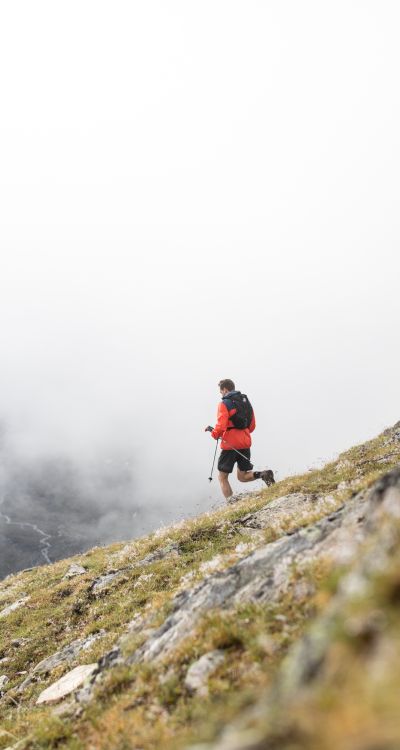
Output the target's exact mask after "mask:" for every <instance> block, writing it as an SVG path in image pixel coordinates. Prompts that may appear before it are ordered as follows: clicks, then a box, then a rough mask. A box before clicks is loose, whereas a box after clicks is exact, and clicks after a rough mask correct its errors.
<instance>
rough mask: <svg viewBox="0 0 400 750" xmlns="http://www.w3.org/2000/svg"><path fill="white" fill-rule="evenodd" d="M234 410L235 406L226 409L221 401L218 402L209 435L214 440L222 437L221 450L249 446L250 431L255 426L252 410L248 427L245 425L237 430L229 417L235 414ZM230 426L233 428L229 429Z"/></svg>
mask: <svg viewBox="0 0 400 750" xmlns="http://www.w3.org/2000/svg"><path fill="white" fill-rule="evenodd" d="M235 412H236V409H235V408H233V409H231V410H230V411H228V409H227V407H226V406H225V404H224V402H223V401H221V403H220V404H218V412H217V424H216V425H215V427H214V429H213V431H212V433H211V435H212V436H213V438H215V439H216V440H217V438H222V441H221V448H222V450H223V451H229V450H232V448H237V450H239V451H240V449H241V448H250V446H251V435H250V433H251V432H253V431H254V430H255V427H256V419H255V416H254V411H253V416H252V418H251V422H250V427H247V428H246V429H245V430H237V429H236V428H235V427H233V424H232V422H231V420H230V417H231V416H232V415H233V414H235ZM230 427H232V428H233V429H229V428H230ZM225 438H226V439H225Z"/></svg>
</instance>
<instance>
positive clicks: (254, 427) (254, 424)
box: [249, 411, 256, 432]
mask: <svg viewBox="0 0 400 750" xmlns="http://www.w3.org/2000/svg"><path fill="white" fill-rule="evenodd" d="M255 429H256V418H255V416H254V411H253V414H252V417H251V422H250V426H249V432H254V430H255Z"/></svg>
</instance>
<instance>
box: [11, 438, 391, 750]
mask: <svg viewBox="0 0 400 750" xmlns="http://www.w3.org/2000/svg"><path fill="white" fill-rule="evenodd" d="M386 440H387V436H385V435H384V434H383V435H380V436H378V437H377V438H376V439H374V440H372V441H369V442H368V443H365V444H364V445H361V446H355V447H354V448H352V449H350V450H349V451H346V452H345V453H342V454H341V455H340V456H339V457H338V459H337V460H336V461H332V462H330V463H328V464H327V465H326V466H324V467H323V468H322V469H319V470H315V471H310V472H306V473H305V474H303V475H298V476H294V477H288V478H286V479H284V480H282V481H281V482H278V483H277V484H276V485H273V486H272V487H269V488H268V489H267V488H266V489H264V490H262V491H260V492H259V494H257V495H256V496H252V497H250V498H246V499H244V500H242V501H241V502H240V503H238V504H236V505H234V506H227V507H226V508H223V509H221V510H219V511H217V512H214V513H206V514H203V515H201V516H198V517H197V518H193V519H190V520H188V521H186V522H183V523H180V524H177V525H175V526H171V527H170V528H168V529H164V530H162V531H160V532H157V533H154V534H151V535H149V536H147V537H143V538H141V539H138V540H135V541H134V542H130V543H129V544H128V549H127V550H126V551H125V552H124V553H122V550H125V546H126V543H118V544H113V545H110V546H109V547H108V548H105V547H99V548H95V549H93V550H90V551H89V552H87V553H85V554H83V555H77V556H75V557H74V558H71V559H70V560H63V561H59V562H57V563H54V564H53V565H51V566H42V567H38V568H35V569H34V570H32V571H27V572H21V573H18V574H16V575H15V576H12V577H11V578H9V579H8V580H7V581H4V582H3V583H0V606H1V607H3V606H6V605H7V604H9V603H10V602H12V601H15V600H16V599H18V598H19V597H20V596H22V595H23V594H27V595H29V596H30V597H31V598H30V600H29V602H28V603H27V605H25V606H24V607H22V608H21V609H19V610H16V611H15V612H14V613H12V614H11V615H10V616H9V617H7V618H5V619H4V620H0V658H2V657H4V656H6V657H7V658H9V659H10V661H9V662H8V663H7V664H5V665H4V673H5V674H7V675H8V676H9V677H10V683H8V685H7V692H6V694H5V696H4V698H3V700H2V701H0V725H1V726H2V727H3V728H4V730H6V731H8V732H11V733H12V734H13V735H15V736H16V737H17V738H20V739H22V738H24V737H25V738H27V748H29V749H30V750H36V748H49V749H50V748H56V747H57V748H60V749H61V748H68V749H69V750H81V748H83V747H85V748H86V747H89V746H90V745H91V744H92V745H93V747H96V748H99V750H108V748H110V750H111V748H112V750H117V749H118V748H119V749H120V750H124V748H128V747H129V748H130V749H131V748H132V747H134V746H135V743H136V745H137V747H143V748H146V750H147V749H149V750H150V748H159V747H161V746H162V747H163V748H164V749H165V750H172V748H174V749H175V748H179V747H183V746H184V743H185V742H189V741H192V740H193V741H194V740H196V741H200V739H201V738H203V739H210V738H212V737H214V736H215V734H216V733H218V731H219V729H220V728H221V727H222V726H223V725H224V724H225V723H226V722H229V721H230V720H231V718H232V717H233V716H234V715H235V714H236V713H237V712H238V711H239V710H241V709H242V708H243V707H244V706H246V705H248V704H251V703H253V702H255V701H256V700H257V698H258V696H259V694H260V690H264V689H265V688H266V687H267V686H268V685H269V684H270V683H271V680H272V678H273V675H274V674H275V673H276V670H277V669H278V667H279V665H280V663H281V660H282V658H283V657H284V655H285V654H286V652H287V650H288V648H289V647H290V645H291V644H292V643H294V642H296V640H297V639H298V638H299V637H300V635H301V633H302V632H304V628H305V627H306V626H307V625H308V623H309V622H310V621H311V620H312V618H313V617H315V615H316V613H317V612H318V611H321V610H322V609H323V608H324V607H325V606H326V603H327V602H328V601H329V599H330V598H331V597H332V596H333V595H334V593H335V591H336V588H337V585H338V582H339V580H340V575H341V570H339V569H337V568H336V569H333V570H331V569H329V567H328V568H327V567H326V565H325V564H324V563H321V562H318V561H317V562H316V563H315V564H314V565H313V566H310V567H309V568H308V569H307V570H302V571H298V570H296V568H295V567H293V570H292V571H291V576H292V578H293V581H296V580H297V579H299V580H308V581H309V582H310V583H312V586H311V587H310V590H313V587H314V590H315V593H314V594H309V595H307V596H305V598H304V600H301V599H300V600H299V599H296V600H293V598H292V595H291V594H287V595H285V596H283V597H282V598H281V600H280V601H279V602H278V603H277V604H276V605H274V606H273V607H272V606H270V605H268V606H267V605H265V606H257V607H256V606H254V605H246V606H243V607H240V608H238V609H236V610H235V611H226V612H225V611H223V612H221V611H214V612H208V613H207V614H206V615H205V616H204V617H202V618H201V619H200V620H199V622H198V623H197V625H196V629H195V631H194V633H193V634H192V635H191V637H190V638H188V639H186V640H185V641H184V642H183V643H181V644H179V646H178V647H177V648H176V649H175V651H174V652H172V653H171V654H170V655H169V656H168V658H166V659H164V661H161V662H160V663H158V664H157V666H155V665H148V664H142V665H132V666H131V667H118V668H116V669H113V670H111V671H110V672H109V673H108V674H106V676H105V679H104V681H103V683H102V684H101V685H100V686H99V687H98V688H97V689H96V693H95V700H94V701H93V702H92V704H90V705H89V706H88V707H87V708H86V709H85V710H84V711H83V713H82V714H81V715H80V716H79V717H74V716H71V717H69V718H68V716H67V717H66V718H60V717H56V716H53V715H52V709H51V708H50V707H49V708H42V707H41V708H40V709H39V708H38V707H36V705H35V701H36V699H37V697H38V695H39V693H40V692H41V691H42V690H43V689H44V688H45V687H47V686H48V685H50V684H52V683H53V682H54V681H55V679H56V678H58V677H60V676H62V674H64V673H65V672H67V671H68V670H69V669H71V668H73V667H74V666H77V665H78V664H84V663H91V662H92V661H96V660H97V659H98V658H99V657H100V656H101V655H102V654H103V653H105V652H106V651H107V650H108V649H110V648H111V646H112V645H113V644H114V643H115V641H116V640H117V639H118V637H119V636H120V635H121V634H123V633H124V632H125V630H126V626H127V624H128V623H129V622H130V621H131V620H132V619H133V617H134V616H135V615H137V614H140V615H142V616H143V617H144V619H145V622H146V623H147V624H146V627H158V626H159V625H161V624H162V622H163V620H164V619H165V617H166V616H167V615H168V613H169V611H170V609H171V602H172V599H173V597H174V595H175V594H176V593H177V592H178V591H179V590H180V588H181V586H182V578H183V577H184V576H188V581H187V584H186V585H187V586H192V585H194V584H195V583H196V581H199V580H202V579H203V577H204V572H202V570H201V566H202V565H203V564H204V563H207V562H208V561H210V560H213V559H214V558H216V556H219V558H218V560H219V569H223V568H224V567H228V566H229V565H231V564H232V563H233V562H235V561H236V560H237V559H238V554H237V553H236V552H235V548H236V547H237V545H238V544H239V543H247V542H248V543H250V544H253V543H255V544H257V545H260V544H265V543H268V542H270V541H273V540H274V539H276V538H278V537H279V536H280V535H282V534H283V533H285V532H286V531H289V530H294V529H296V528H298V527H299V526H301V525H305V524H308V523H314V522H315V521H317V520H318V519H319V518H320V517H321V516H322V515H324V514H326V513H327V512H328V510H327V508H328V506H326V507H321V508H320V509H319V510H317V511H315V512H310V513H309V514H308V515H307V517H306V518H304V517H300V516H297V515H296V513H294V514H293V513H288V514H287V515H285V511H284V508H283V509H282V511H281V515H280V518H279V523H276V524H274V523H272V524H271V527H270V528H268V529H266V530H264V531H263V532H262V533H261V534H260V536H259V538H258V539H257V540H256V542H254V537H253V536H252V534H251V533H247V531H246V529H244V528H243V527H242V528H240V525H239V526H238V523H237V522H240V519H241V518H243V517H244V516H245V515H247V514H248V513H250V512H254V511H256V510H259V509H260V508H262V507H264V506H265V505H266V504H267V503H268V502H271V501H273V500H274V499H275V498H279V497H283V496H285V495H289V494H292V493H294V492H300V493H303V494H315V495H317V496H318V497H321V496H328V495H329V496H332V497H333V499H334V503H335V506H334V507H338V506H339V505H340V504H342V503H343V502H346V501H347V500H348V499H349V497H350V496H351V495H352V494H354V492H356V491H359V490H361V489H364V488H367V487H368V486H370V485H371V484H372V483H373V482H374V481H375V480H376V479H377V478H378V477H379V476H381V475H382V474H383V473H386V472H387V471H388V470H390V468H392V467H393V466H396V465H397V464H398V462H399V460H400V445H399V444H396V445H389V446H387V445H385V442H386ZM385 456H388V457H389V461H388V462H387V463H380V459H382V458H385ZM342 482H351V483H352V484H351V485H350V486H346V487H345V488H344V489H338V487H339V485H341V483H342ZM329 508H330V510H329V512H331V510H332V506H329ZM171 543H177V544H178V545H179V555H170V556H167V557H165V558H164V559H163V560H159V561H155V562H153V563H151V564H149V565H141V564H140V561H141V560H142V559H143V558H144V557H145V556H146V555H148V554H149V553H150V552H153V551H155V550H157V549H159V548H161V547H165V546H166V545H168V544H171ZM243 554H246V552H244V553H242V555H243ZM72 562H77V563H80V564H83V565H84V567H85V568H86V569H87V572H86V573H85V574H84V575H82V576H78V577H76V578H72V579H71V580H69V581H66V580H63V576H64V575H65V573H66V571H67V570H68V567H69V565H70V564H71V563H72ZM125 567H127V570H124V572H123V574H122V575H121V576H120V577H119V578H117V579H116V580H115V582H113V583H112V584H111V585H110V587H109V589H108V590H107V591H105V592H103V593H102V594H101V595H99V596H98V597H95V596H94V595H93V594H92V593H91V591H90V584H91V582H92V580H93V579H94V578H96V577H97V576H99V575H102V574H104V573H106V572H107V571H108V570H109V569H110V568H114V569H118V568H125ZM382 585H383V584H382ZM398 587H399V590H400V583H399V584H398ZM395 591H396V589H395V587H394V588H393V591H392V598H393V601H395V600H396V596H397V594H396V593H395ZM396 606H397V605H396ZM277 616H278V619H276V618H277ZM279 616H281V618H285V619H280V618H279ZM99 630H104V631H105V633H106V634H105V636H104V637H103V638H101V639H99V640H98V641H97V642H96V643H94V644H93V646H92V647H91V648H90V650H87V651H82V652H80V653H79V655H78V656H77V658H76V659H75V661H74V662H72V663H69V664H67V665H63V666H61V667H59V668H57V670H55V671H53V672H52V673H51V674H50V675H48V676H43V677H42V678H41V682H40V683H39V682H38V683H34V684H33V685H32V686H30V687H29V689H28V690H27V691H26V692H25V693H24V694H23V696H20V695H18V693H17V690H16V688H17V686H18V685H19V684H20V682H21V681H22V679H24V677H23V676H21V675H17V674H16V673H17V672H22V671H24V670H28V671H30V670H31V669H32V668H33V667H34V666H35V664H37V663H38V662H39V661H41V660H42V659H44V658H45V657H47V656H49V655H51V654H53V653H54V652H55V651H57V650H59V649H61V648H62V647H63V646H64V645H66V644H68V643H70V642H71V641H72V640H74V639H76V638H83V637H85V636H87V635H89V634H91V633H95V632H98V631H99ZM24 638H26V639H29V640H27V642H24V643H22V644H21V645H20V646H19V647H12V646H11V645H10V644H11V640H12V639H24ZM144 639H145V636H144V635H143V634H141V633H140V632H139V633H137V634H134V635H132V636H131V638H129V639H127V640H126V642H125V644H124V653H125V654H126V655H128V654H129V653H133V651H134V650H135V649H136V648H137V647H138V646H139V645H140V644H141V642H143V640H144ZM214 648H220V649H223V650H224V652H225V654H226V658H225V661H224V664H223V665H222V666H220V667H219V668H218V670H217V672H216V673H215V675H213V676H212V678H210V682H209V697H208V698H202V699H199V698H197V697H196V696H191V695H189V694H188V693H187V691H186V689H185V688H184V685H183V680H184V676H185V674H186V670H187V668H188V666H189V664H190V663H191V662H192V661H194V660H195V659H197V658H199V656H201V655H202V654H203V653H206V652H207V651H209V650H212V649H214ZM0 668H1V667H0ZM4 741H5V740H3V739H2V738H1V735H0V749H1V747H2V745H1V743H2V742H4ZM7 742H8V744H9V738H8V740H7ZM3 746H4V747H5V746H6V745H4V744H3Z"/></svg>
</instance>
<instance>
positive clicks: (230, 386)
mask: <svg viewBox="0 0 400 750" xmlns="http://www.w3.org/2000/svg"><path fill="white" fill-rule="evenodd" d="M218 386H219V392H220V394H221V396H226V394H227V393H230V391H234V390H235V383H234V382H233V380H229V378H225V379H224V380H220V381H219V383H218Z"/></svg>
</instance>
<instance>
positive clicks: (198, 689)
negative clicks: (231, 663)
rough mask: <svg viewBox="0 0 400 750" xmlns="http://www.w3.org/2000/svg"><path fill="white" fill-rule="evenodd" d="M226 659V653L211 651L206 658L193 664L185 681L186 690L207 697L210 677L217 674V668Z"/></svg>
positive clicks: (203, 657)
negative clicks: (214, 673)
mask: <svg viewBox="0 0 400 750" xmlns="http://www.w3.org/2000/svg"><path fill="white" fill-rule="evenodd" d="M224 659H225V655H224V652H223V651H221V650H219V649H217V650H216V651H210V652H209V653H208V654H204V656H202V657H201V658H200V659H198V660H197V661H195V662H194V663H193V664H191V665H190V667H189V669H188V671H187V673H186V677H185V680H184V685H185V687H186V689H187V690H189V692H190V693H197V694H198V695H207V694H208V687H207V680H208V678H209V677H210V675H211V674H212V673H213V672H215V670H216V669H217V667H219V665H220V664H222V662H223V661H224Z"/></svg>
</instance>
